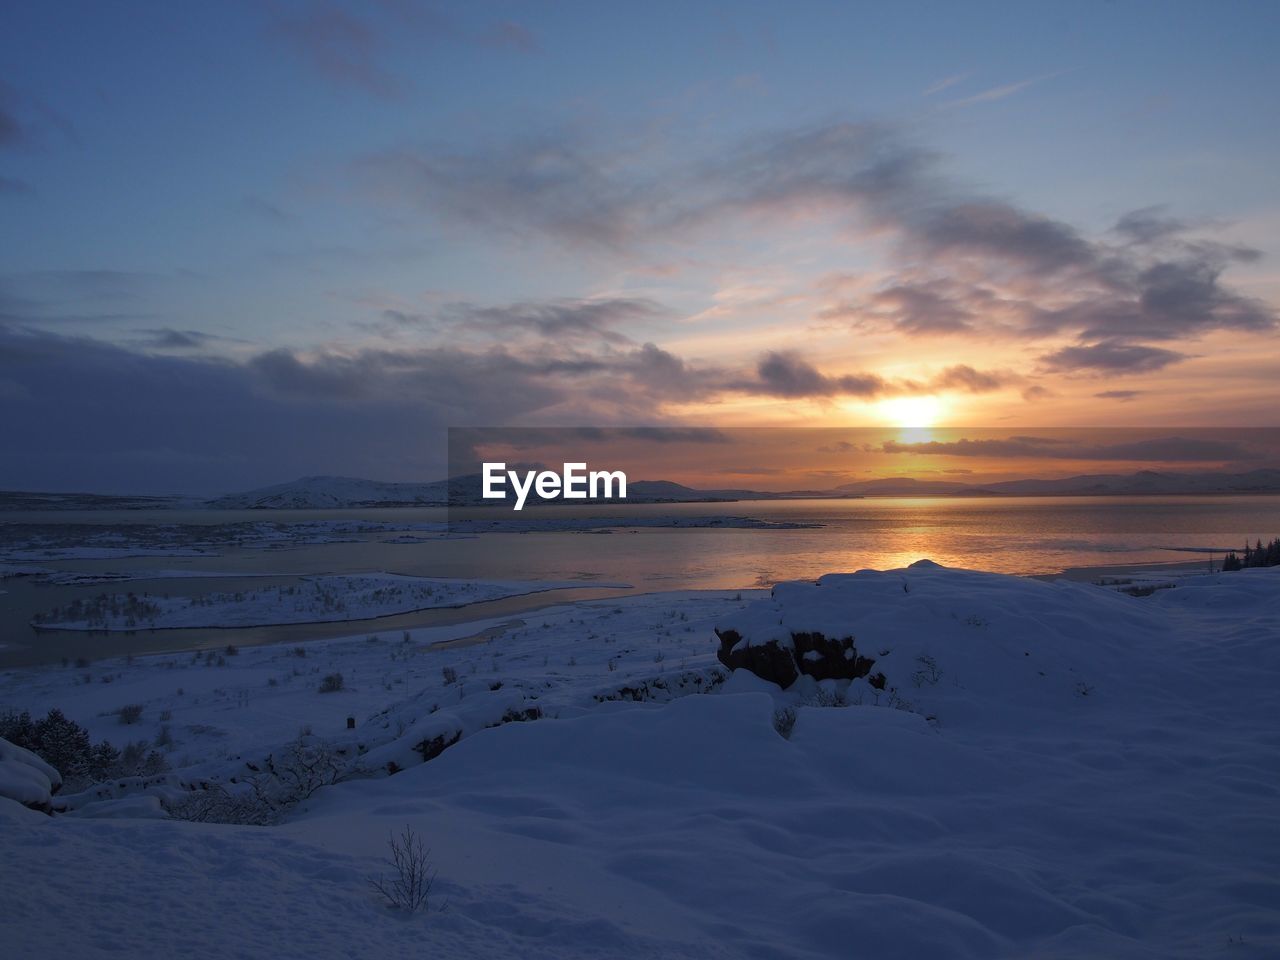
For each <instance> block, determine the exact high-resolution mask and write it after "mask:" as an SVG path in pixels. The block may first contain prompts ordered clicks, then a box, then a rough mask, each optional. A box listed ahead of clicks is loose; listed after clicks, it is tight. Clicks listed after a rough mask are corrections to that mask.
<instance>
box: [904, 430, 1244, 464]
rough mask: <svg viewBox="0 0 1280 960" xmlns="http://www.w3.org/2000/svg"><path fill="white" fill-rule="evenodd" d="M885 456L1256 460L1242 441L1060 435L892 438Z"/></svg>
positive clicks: (1190, 460)
mask: <svg viewBox="0 0 1280 960" xmlns="http://www.w3.org/2000/svg"><path fill="white" fill-rule="evenodd" d="M880 450H881V452H883V453H889V454H916V455H930V456H948V457H990V458H1019V459H1021V458H1040V459H1051V460H1099V461H1144V462H1156V463H1178V462H1182V463H1219V462H1224V463H1225V462H1237V461H1242V460H1252V459H1257V457H1258V455H1257V454H1256V453H1255V452H1254V451H1252V450H1250V449H1248V448H1247V447H1245V446H1244V445H1242V444H1240V443H1235V442H1231V441H1223V440H1208V439H1202V438H1195V437H1176V436H1175V437H1157V438H1152V439H1147V440H1134V441H1126V442H1123V443H1079V442H1075V441H1071V440H1066V439H1062V438H1058V437H1037V436H1013V437H1006V438H1002V439H981V440H971V439H961V440H951V441H940V440H932V441H925V442H920V443H902V442H899V441H894V440H889V441H885V442H884V443H883V444H881V447H880Z"/></svg>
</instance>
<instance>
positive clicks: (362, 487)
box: [206, 477, 448, 510]
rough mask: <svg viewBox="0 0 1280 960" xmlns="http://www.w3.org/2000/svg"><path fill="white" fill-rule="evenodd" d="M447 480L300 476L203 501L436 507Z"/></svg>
mask: <svg viewBox="0 0 1280 960" xmlns="http://www.w3.org/2000/svg"><path fill="white" fill-rule="evenodd" d="M447 486H448V485H447V483H446V482H445V481H444V480H436V481H433V482H431V483H384V482H382V481H380V480H360V479H357V478H355V477H302V478H301V479H300V480H293V481H290V482H289V483H280V484H276V485H275V486H271V487H259V488H258V489H256V490H248V491H246V492H244V493H233V494H230V495H228V496H225V497H218V498H216V499H214V500H210V501H208V502H207V504H206V506H209V507H212V508H214V509H217V510H325V509H342V508H354V507H438V506H443V505H444V503H445V492H446V489H447Z"/></svg>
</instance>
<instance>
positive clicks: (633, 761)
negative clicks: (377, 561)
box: [0, 565, 1280, 960]
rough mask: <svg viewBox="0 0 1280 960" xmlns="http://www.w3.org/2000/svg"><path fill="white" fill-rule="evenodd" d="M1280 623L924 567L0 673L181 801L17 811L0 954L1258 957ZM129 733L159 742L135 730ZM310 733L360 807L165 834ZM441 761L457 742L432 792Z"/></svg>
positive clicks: (27, 704) (1267, 603) (1249, 574)
mask: <svg viewBox="0 0 1280 960" xmlns="http://www.w3.org/2000/svg"><path fill="white" fill-rule="evenodd" d="M1278 600H1280V569H1274V570H1250V571H1242V572H1239V573H1232V574H1225V575H1206V576H1200V577H1187V578H1183V579H1180V580H1179V581H1178V582H1177V584H1176V585H1175V586H1173V587H1171V588H1168V589H1161V590H1158V591H1155V592H1154V593H1152V594H1151V595H1149V596H1145V597H1131V596H1126V595H1123V594H1121V593H1119V592H1117V591H1115V590H1112V589H1105V588H1100V587H1095V586H1090V585H1087V584H1081V583H1072V582H1066V581H1058V582H1053V583H1047V582H1042V581H1036V580H1027V579H1021V578H1015V577H1008V576H1000V575H994V574H981V573H974V572H969V571H961V570H948V569H943V568H940V567H936V566H933V565H916V566H913V567H910V568H907V569H902V570H894V571H886V572H882V573H880V572H874V571H865V572H861V573H858V574H854V575H841V576H833V577H826V578H823V579H822V580H821V581H820V582H819V583H818V584H813V583H792V584H783V585H779V586H778V587H776V588H775V589H774V590H773V591H771V592H762V591H756V592H748V593H744V594H741V595H738V594H728V593H683V594H667V595H649V596H639V597H631V598H626V599H623V600H608V601H596V602H588V603H576V604H572V605H566V606H563V607H559V608H554V609H552V610H548V611H545V612H540V613H538V614H535V615H526V619H525V620H510V621H489V622H484V623H476V624H470V625H467V626H463V627H456V626H455V627H439V628H433V629H430V630H420V631H415V632H413V633H412V634H410V635H409V636H408V637H407V638H406V637H405V636H403V635H401V634H399V633H396V634H394V635H372V636H370V637H359V638H352V639H348V640H340V641H324V642H316V643H311V644H307V645H306V646H305V647H301V648H281V647H257V648H246V649H245V650H243V651H241V652H239V653H237V654H234V655H232V654H230V653H229V651H221V652H218V651H214V652H211V653H208V654H198V655H183V656H173V655H170V656H163V657H151V658H136V659H134V660H132V661H131V662H125V661H112V662H99V663H96V664H94V665H92V666H91V667H89V668H87V669H86V668H78V669H77V668H64V669H58V668H53V669H48V668H45V669H28V670H21V671H10V672H8V673H6V674H3V675H0V706H3V707H9V708H13V709H23V708H26V709H30V710H31V711H32V712H33V713H42V712H43V711H44V710H47V709H48V708H49V707H52V706H59V707H61V708H62V709H64V710H65V711H66V712H67V714H68V716H70V717H72V719H75V720H77V721H78V722H80V723H82V724H84V725H86V726H87V727H89V729H90V731H91V733H92V735H93V736H94V738H95V739H97V738H100V737H109V738H111V739H113V740H114V741H116V742H120V741H122V740H125V739H136V738H138V737H146V738H148V739H150V740H153V741H154V740H156V739H157V738H161V739H168V740H171V741H172V743H171V744H170V745H169V746H168V747H167V750H168V756H169V759H170V763H171V764H172V765H173V767H174V768H175V769H174V772H173V773H172V774H169V775H168V776H167V777H165V778H161V779H163V780H164V781H165V782H164V783H159V784H152V785H144V784H143V783H141V782H126V783H122V784H109V785H105V786H103V787H101V788H99V789H96V790H92V791H89V792H87V793H85V794H80V795H78V796H73V797H70V798H66V799H65V800H64V801H63V802H64V803H65V804H66V806H67V807H68V808H69V812H68V813H66V814H63V815H60V816H54V817H48V816H45V815H43V814H40V813H36V812H34V811H30V810H27V809H24V808H23V807H21V806H19V805H18V804H17V803H14V802H11V801H5V800H2V799H0V856H2V857H3V862H4V869H3V870H0V902H3V903H4V904H5V906H6V909H5V910H4V911H0V942H2V943H4V944H6V947H7V949H8V950H10V951H12V953H13V955H15V956H35V955H55V956H56V955H63V956H75V957H100V956H108V955H121V954H123V955H130V956H136V957H169V956H173V955H176V954H178V953H182V952H184V951H188V950H189V949H190V947H191V944H199V945H200V951H201V953H202V954H203V955H208V956H241V957H264V958H265V957H279V956H307V957H312V958H329V957H421V956H436V957H451V958H452V957H468V958H469V957H477V958H479V957H485V958H490V957H496V958H505V957H512V958H515V957H520V958H540V957H545V958H570V960H572V958H579V957H610V958H615V957H690V958H692V957H699V958H701V957H709V958H720V957H759V958H809V957H841V958H844V957H852V956H868V957H876V958H891V957H902V958H948V957H972V958H992V957H1026V956H1036V957H1141V958H1162V960H1163V958H1181V957H1186V958H1191V957H1229V958H1262V957H1273V956H1276V955H1277V952H1280V880H1278V879H1277V878H1278V877H1280V803H1278V800H1280V762H1278V761H1280V729H1278V728H1277V722H1276V708H1277V698H1276V693H1275V691H1276V689H1277V688H1278V686H1280V602H1277V601H1278ZM713 628H719V630H720V631H721V634H722V635H724V634H727V633H728V631H733V632H734V634H736V635H737V637H738V638H739V642H740V643H741V644H742V645H743V646H744V647H749V646H762V645H767V644H770V643H773V644H776V645H777V646H778V647H779V649H784V650H785V649H786V648H787V647H788V645H791V644H793V643H794V635H795V634H797V633H810V634H812V633H813V632H815V631H821V632H822V633H824V634H825V635H826V636H829V637H837V638H844V637H852V638H853V644H854V645H855V646H856V649H857V654H858V656H860V657H866V658H867V659H870V660H872V661H873V664H872V666H871V667H869V668H868V670H867V671H866V673H865V675H864V676H862V677H860V678H859V679H855V680H853V681H852V682H847V681H834V680H825V681H822V682H821V683H819V682H817V681H815V680H814V679H813V678H812V677H807V676H802V677H801V678H800V679H799V680H798V681H797V682H796V683H795V684H794V685H793V686H791V687H790V688H789V689H787V690H785V691H784V690H781V689H780V688H778V687H777V686H774V685H771V684H768V683H765V682H764V681H762V680H760V679H759V678H757V677H755V676H754V675H752V674H750V673H748V672H747V671H745V670H738V671H736V672H733V673H732V674H731V675H730V673H729V671H728V670H727V669H726V668H725V667H723V666H722V665H721V664H720V663H719V662H718V661H717V660H716V656H715V651H716V650H717V649H718V648H719V646H720V641H719V639H718V638H717V636H716V634H715V632H714V630H713ZM299 651H301V653H302V655H299ZM335 673H340V674H341V675H342V677H343V680H344V682H343V683H342V685H341V688H340V689H337V690H336V691H335V692H328V693H322V692H320V690H321V687H322V686H323V685H324V678H325V677H327V676H329V675H332V674H335ZM877 676H882V677H883V683H881V684H880V685H877V684H875V683H872V680H873V679H874V678H877ZM877 682H878V681H877ZM131 703H132V704H139V705H141V707H142V715H141V717H140V719H139V720H138V722H137V723H135V724H129V725H122V724H121V722H120V720H119V718H118V716H117V715H116V711H117V710H118V708H119V707H121V706H122V705H125V704H131ZM348 716H350V717H354V718H355V720H356V725H355V728H354V729H353V730H348V729H347V727H346V718H347V717H348ZM526 718H536V719H530V720H529V722H510V721H515V720H517V719H520V720H525V719H526ZM504 719H505V720H506V721H508V722H504ZM304 728H305V730H304ZM166 732H167V736H162V734H164V733H166ZM301 732H309V738H310V740H311V741H312V742H315V741H325V742H328V743H330V744H332V745H333V746H334V747H335V748H340V749H345V750H346V751H347V754H346V755H347V756H350V757H352V758H355V766H358V767H359V769H360V770H361V775H359V776H356V777H353V778H351V779H348V780H346V781H345V782H341V783H338V784H335V785H333V786H327V787H323V788H321V789H320V790H319V791H318V792H316V793H314V795H312V796H311V797H310V799H308V800H306V801H305V802H303V803H302V804H300V805H299V806H297V807H294V808H293V809H292V810H291V811H289V812H288V813H287V814H286V815H285V816H284V817H283V818H282V821H281V822H280V823H279V824H277V825H275V826H269V827H249V826H232V825H225V824H212V823H191V822H185V821H179V820H172V819H165V818H164V814H163V810H162V807H161V805H160V800H161V798H164V799H166V800H170V801H171V800H172V798H173V797H174V796H178V795H182V793H183V791H184V788H185V787H190V786H194V785H197V784H198V783H201V782H206V783H207V782H221V783H227V784H229V783H230V781H231V778H233V777H234V778H241V779H243V778H246V777H250V778H251V776H252V774H251V773H250V771H251V770H252V769H253V768H254V767H257V768H259V769H260V768H261V766H262V764H263V758H264V756H266V755H267V754H270V753H276V754H279V753H280V751H281V748H282V746H283V745H284V744H285V743H286V742H287V741H289V740H292V739H294V738H296V737H298V735H299V733H301ZM433 742H438V743H440V744H445V743H446V742H447V743H450V744H452V745H449V746H447V748H444V749H443V752H440V753H439V754H438V755H436V756H434V757H433V758H432V759H430V760H429V761H427V762H423V756H424V755H425V754H426V753H430V752H432V751H430V750H423V749H421V748H422V747H423V746H424V745H429V744H431V743H433ZM250 764H251V765H253V766H252V767H251V766H249V765H250ZM391 769H398V771H399V772H397V773H395V775H394V776H390V775H388V771H389V770H391ZM406 824H408V825H411V826H412V827H413V828H414V829H415V830H416V831H418V832H419V833H420V834H421V835H422V836H423V837H424V838H425V839H426V840H427V842H428V843H429V845H430V846H431V848H432V861H433V863H434V865H435V867H436V869H437V870H438V879H437V881H436V886H435V890H434V897H433V905H434V907H435V909H432V910H431V911H429V912H426V913H419V914H416V915H412V916H406V915H403V914H400V913H397V912H395V911H391V910H388V909H387V908H386V907H384V906H382V905H381V904H380V903H379V902H378V900H377V898H376V896H375V895H374V894H373V893H372V891H371V889H370V887H369V885H368V882H367V880H368V878H369V877H370V876H372V875H376V874H378V873H379V872H380V871H385V869H386V868H385V866H383V865H382V864H381V862H380V861H381V859H382V858H383V857H384V856H385V854H386V839H387V836H388V834H389V833H390V832H393V831H394V832H396V833H399V831H400V830H401V829H402V828H403V827H404V826H405V825H406ZM108 878H109V879H108ZM441 906H444V909H442V910H441V909H439V908H440V907H441Z"/></svg>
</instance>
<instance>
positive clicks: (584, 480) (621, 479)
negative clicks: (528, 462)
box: [480, 463, 627, 510]
mask: <svg viewBox="0 0 1280 960" xmlns="http://www.w3.org/2000/svg"><path fill="white" fill-rule="evenodd" d="M508 480H510V481H511V489H512V490H513V491H515V495H516V504H515V509H516V510H523V509H524V502H525V500H526V499H528V497H529V491H531V490H533V491H536V492H537V494H538V496H539V497H541V498H542V499H543V500H555V499H556V498H557V497H561V498H563V499H565V500H586V499H587V498H588V497H590V498H591V499H592V500H601V499H604V500H612V499H614V498H615V497H616V498H617V499H619V500H625V499H627V475H626V474H625V473H623V472H622V471H621V470H592V471H591V472H590V473H588V472H587V465H586V464H585V463H566V464H564V469H563V470H562V471H561V472H560V473H556V472H555V471H554V470H543V471H541V472H538V471H535V470H528V471H526V472H525V474H524V477H523V482H521V480H522V478H521V476H520V474H519V473H518V472H517V471H515V470H508V469H507V465H506V464H505V463H486V464H485V465H484V488H483V489H482V490H481V493H480V495H481V496H482V497H483V498H484V499H486V500H505V499H507V491H506V489H505V488H506V485H507V481H508ZM615 485H616V487H617V493H616V494H615V493H614V488H615Z"/></svg>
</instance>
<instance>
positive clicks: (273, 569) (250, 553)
mask: <svg viewBox="0 0 1280 960" xmlns="http://www.w3.org/2000/svg"><path fill="white" fill-rule="evenodd" d="M467 513H468V512H467V511H457V510H455V511H453V516H454V517H455V518H457V517H459V516H466V515H467ZM524 515H525V516H529V517H539V518H541V517H564V516H578V517H581V516H610V517H628V516H679V517H685V518H692V517H705V516H725V515H728V516H745V517H753V518H757V519H763V520H772V521H782V522H797V521H798V522H803V523H817V524H822V526H821V527H818V528H812V529H732V528H684V529H669V528H641V529H635V530H627V529H616V530H614V531H612V532H608V533H569V532H561V533H523V534H520V533H502V534H485V535H483V536H481V537H477V538H475V539H464V540H431V541H426V542H421V543H408V544H395V543H388V542H386V541H387V540H389V539H391V538H394V537H396V536H398V535H399V534H396V533H380V534H365V535H362V536H364V537H366V538H367V542H360V543H334V544H319V545H310V546H300V547H295V548H287V549H273V550H262V549H246V548H243V547H231V548H226V549H223V550H221V551H220V554H219V555H218V556H216V557H182V558H178V557H143V558H132V559H125V560H66V561H54V562H45V561H38V563H39V565H40V566H45V567H51V568H54V569H59V570H76V571H90V572H100V571H128V570H155V569H169V570H177V569H185V570H201V571H210V570H216V571H223V572H232V573H236V574H241V575H242V576H237V577H230V578H219V579H181V580H173V579H170V580H148V581H133V582H130V583H127V584H105V585H96V586H79V587H58V586H51V585H45V584H34V583H31V582H30V581H29V580H25V579H10V580H4V581H0V590H3V591H5V592H4V593H0V644H3V645H4V647H3V649H0V666H11V665H15V664H19V663H30V662H38V661H48V660H57V659H58V658H60V657H63V656H68V657H73V658H74V657H77V656H91V657H92V656H110V655H119V654H122V653H140V652H151V651H158V650H175V649H195V648H200V647H208V646H220V645H225V644H227V643H232V642H234V643H264V642H295V641H300V640H304V639H314V638H318V637H324V636H345V635H353V634H355V635H358V634H360V633H362V632H367V631H370V630H388V629H395V630H400V629H405V628H410V627H415V626H425V625H438V624H445V623H457V622H461V621H464V620H474V619H480V618H482V617H490V616H505V615H509V614H518V613H522V612H528V611H530V610H533V609H537V608H538V607H542V606H546V605H547V604H549V603H552V602H556V601H563V600H570V599H585V598H590V597H603V596H612V595H616V594H617V593H618V592H619V591H616V590H602V589H599V588H591V586H590V585H591V583H592V582H593V581H596V582H609V583H613V582H624V583H629V584H632V585H633V587H634V590H633V591H629V592H635V591H645V592H648V591H655V590H677V589H742V588H751V587H760V586H769V585H771V584H773V583H775V582H777V581H779V580H787V579H809V578H814V577H817V576H820V575H822V574H824V573H830V572H836V571H852V570H857V569H862V568H868V567H871V568H878V569H884V568H889V567H896V566H903V565H905V564H908V563H911V562H913V561H915V560H918V559H920V558H921V557H929V558H931V559H933V560H936V561H938V562H939V563H944V564H948V565H955V566H965V567H972V568H977V569H983V570H994V571H999V572H1003V573H1015V574H1029V575H1043V574H1053V573H1058V572H1061V571H1064V570H1068V569H1070V568H1079V567H1094V566H1130V565H1135V564H1146V563H1174V562H1183V563H1196V564H1203V565H1205V566H1206V567H1207V566H1208V563H1209V561H1210V558H1211V557H1212V556H1215V555H1216V556H1217V557H1218V559H1219V560H1220V559H1221V553H1222V551H1223V550H1225V549H1237V550H1238V549H1239V548H1240V547H1241V546H1242V545H1243V543H1244V541H1245V539H1246V538H1250V539H1253V538H1257V537H1262V538H1263V539H1270V538H1271V537H1273V536H1275V535H1277V534H1280V496H1209V497H1175V496H1165V497H1043V498H994V497H993V498H972V499H947V498H883V499H881V498H876V499H865V500H793V501H743V502H736V503H711V504H621V505H616V506H609V507H603V506H598V505H597V506H590V507H579V506H572V507H569V506H548V507H541V508H530V509H527V510H526V511H524ZM443 517H444V513H443V511H441V510H438V509H435V510H433V509H393V510H351V511H332V510H330V511H248V512H228V511H199V512H176V511H154V512H151V511H129V512H119V513H114V512H97V513H79V512H77V513H42V514H20V513H13V514H6V515H5V517H4V518H5V520H6V521H9V522H14V523H51V524H57V525H59V527H60V528H61V529H64V530H68V531H70V530H74V529H75V526H76V525H78V524H86V525H91V526H93V527H95V528H100V527H102V526H108V527H110V526H119V525H122V524H137V523H148V524H153V523H190V524H198V525H216V524H221V523H229V522H240V521H246V520H248V521H255V522H263V521H266V522H279V523H289V522H296V521H302V520H322V519H340V520H353V519H354V520H369V521H384V522H394V523H401V522H422V521H429V520H436V521H438V520H441V519H443ZM375 570H387V571H392V572H396V573H404V574H415V575H419V576H434V577H467V578H495V579H548V580H571V579H579V580H581V581H582V583H583V588H582V589H580V590H572V591H565V592H559V593H549V594H543V595H537V596H530V597H520V598H512V599H509V600H504V601H496V602H495V603H492V604H485V605H477V606H475V607H473V608H466V609H464V610H437V611H423V612H420V613H416V614H403V615H399V616H395V617H388V618H381V619H378V620H376V621H347V622H345V623H337V624H324V625H316V624H312V625H297V626H285V627H261V628H250V629H236V630H165V631H140V632H138V633H136V634H128V635H122V634H111V635H101V634H98V635H93V636H84V635H81V634H68V633H42V634H37V633H35V632H34V631H33V630H32V629H31V628H30V626H29V624H28V621H29V620H30V618H31V616H32V615H33V614H35V613H37V612H41V611H47V610H50V609H52V608H53V607H56V606H61V605H64V604H66V603H68V602H70V601H71V600H72V599H74V598H77V597H80V598H85V597H91V596H96V595H97V594H99V593H102V592H123V591H128V590H133V591H135V592H142V591H149V592H151V593H152V594H167V595H198V594H202V593H208V592H214V591H234V590H244V589H253V588H255V587H261V586H265V585H268V584H275V583H288V582H293V581H295V580H296V578H297V577H298V576H299V575H303V574H310V573H356V572H368V571H375ZM249 574H254V575H261V574H272V575H274V576H271V577H268V578H264V577H261V576H255V577H253V578H250V577H248V576H243V575H249Z"/></svg>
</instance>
